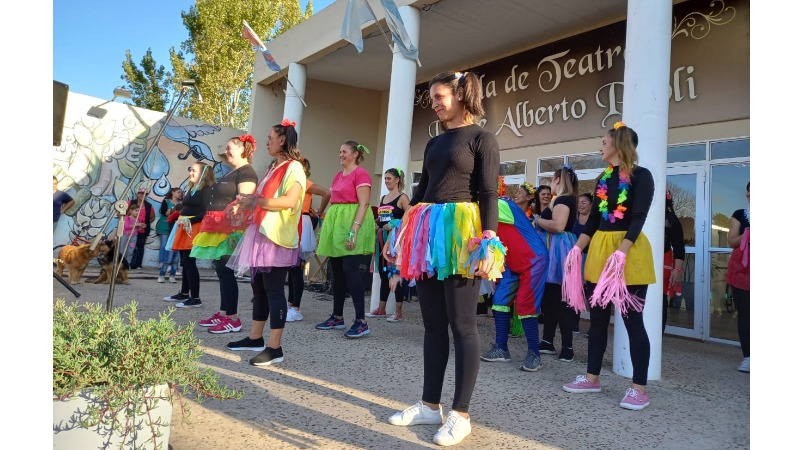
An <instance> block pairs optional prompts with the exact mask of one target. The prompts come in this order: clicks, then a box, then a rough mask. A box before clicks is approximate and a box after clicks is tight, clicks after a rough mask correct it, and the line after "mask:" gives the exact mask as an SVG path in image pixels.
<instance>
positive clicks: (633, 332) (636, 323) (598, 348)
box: [586, 283, 650, 386]
mask: <svg viewBox="0 0 800 450" xmlns="http://www.w3.org/2000/svg"><path fill="white" fill-rule="evenodd" d="M587 285H588V289H587V291H588V292H587V294H588V295H590V296H591V295H592V293H594V288H595V286H596V284H594V283H587ZM627 288H628V292H630V293H631V294H634V295H636V296H638V297H640V298H646V297H647V285H638V286H630V285H629V286H627ZM613 311H614V305H613V304H611V303H609V304H608V306H606V307H605V308H601V307H599V306H595V307H592V311H591V317H592V328H591V329H590V330H589V364H588V366H587V369H586V372H587V373H590V374H592V375H600V369H601V368H602V366H603V354H604V353H605V352H606V346H607V345H608V324H609V322H610V321H611V314H613ZM622 321H623V322H624V323H625V329H626V330H628V340H629V341H630V349H631V362H632V363H633V383H634V384H640V385H642V386H646V385H647V369H648V368H649V366H650V339H648V337H647V331H646V330H645V329H644V321H643V320H642V313H640V312H636V311H634V310H633V309H628V315H627V317H625V316H623V317H622Z"/></svg>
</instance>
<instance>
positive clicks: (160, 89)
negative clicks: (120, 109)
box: [120, 48, 170, 111]
mask: <svg viewBox="0 0 800 450" xmlns="http://www.w3.org/2000/svg"><path fill="white" fill-rule="evenodd" d="M140 65H141V68H139V67H138V66H137V65H136V63H134V62H133V58H132V57H131V51H130V49H128V50H125V61H123V62H122V70H124V71H125V73H124V74H123V75H121V76H120V78H121V79H123V80H125V82H126V88H127V89H128V90H129V91H131V102H126V103H133V105H135V106H138V107H140V108H146V109H151V110H153V111H165V110H166V107H167V103H168V100H169V91H170V83H169V75H170V74H168V73H167V72H166V70H164V66H156V61H155V60H154V59H153V52H152V51H151V49H149V48H148V49H147V53H145V55H144V56H143V57H142V62H141V63H140Z"/></svg>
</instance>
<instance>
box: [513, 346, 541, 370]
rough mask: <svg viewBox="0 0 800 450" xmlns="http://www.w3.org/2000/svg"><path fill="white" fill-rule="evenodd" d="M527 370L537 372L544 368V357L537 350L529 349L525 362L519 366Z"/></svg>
mask: <svg viewBox="0 0 800 450" xmlns="http://www.w3.org/2000/svg"><path fill="white" fill-rule="evenodd" d="M519 368H520V369H522V370H524V371H525V372H536V371H537V370H539V369H541V368H542V357H541V356H539V355H537V354H536V353H535V352H532V351H528V356H526V357H525V362H523V363H522V365H521V366H520V367H519Z"/></svg>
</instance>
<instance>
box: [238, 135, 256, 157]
mask: <svg viewBox="0 0 800 450" xmlns="http://www.w3.org/2000/svg"><path fill="white" fill-rule="evenodd" d="M239 140H240V141H242V142H249V143H251V144H252V145H253V153H255V152H256V138H254V137H253V136H251V135H249V134H243V135H241V136H239Z"/></svg>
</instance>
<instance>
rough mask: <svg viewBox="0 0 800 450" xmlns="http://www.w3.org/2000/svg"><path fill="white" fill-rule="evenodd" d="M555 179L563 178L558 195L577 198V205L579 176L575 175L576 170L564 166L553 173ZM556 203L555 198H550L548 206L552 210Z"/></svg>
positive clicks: (576, 200) (576, 199)
mask: <svg viewBox="0 0 800 450" xmlns="http://www.w3.org/2000/svg"><path fill="white" fill-rule="evenodd" d="M553 179H554V180H555V179H560V180H561V182H560V183H559V184H558V192H556V197H561V196H568V197H572V198H573V199H574V200H575V205H576V206H577V205H578V176H577V175H575V172H574V171H573V170H572V168H571V167H562V168H561V169H559V170H557V171H556V173H554V174H553ZM554 203H555V201H554V200H550V204H549V205H547V207H548V208H550V209H551V210H552V209H553V204H554Z"/></svg>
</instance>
